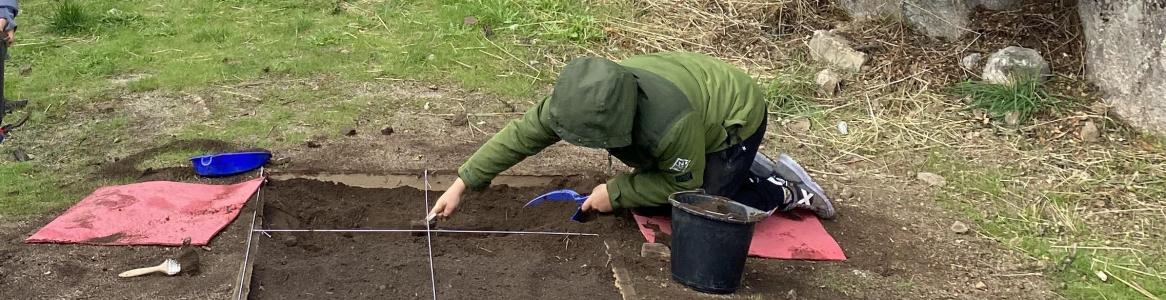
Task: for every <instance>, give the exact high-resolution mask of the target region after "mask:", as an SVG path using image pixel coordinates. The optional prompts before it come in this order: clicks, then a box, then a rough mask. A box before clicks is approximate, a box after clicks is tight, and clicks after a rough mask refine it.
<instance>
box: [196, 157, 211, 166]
mask: <svg viewBox="0 0 1166 300" xmlns="http://www.w3.org/2000/svg"><path fill="white" fill-rule="evenodd" d="M213 160H214V157H212V156H204V157H203V158H200V159H199V160H198V161H199V163H200V164H202V166H203V167H206V166H210V165H211V161H213Z"/></svg>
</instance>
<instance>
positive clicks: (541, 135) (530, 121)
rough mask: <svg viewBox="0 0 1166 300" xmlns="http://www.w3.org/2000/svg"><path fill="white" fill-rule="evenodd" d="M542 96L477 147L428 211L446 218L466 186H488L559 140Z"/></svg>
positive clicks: (472, 187)
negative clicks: (549, 123) (518, 117)
mask: <svg viewBox="0 0 1166 300" xmlns="http://www.w3.org/2000/svg"><path fill="white" fill-rule="evenodd" d="M549 100H550V97H547V98H544V99H543V101H541V102H539V103H538V105H535V106H534V107H532V108H531V109H530V110H528V111H526V113H525V114H524V115H523V116H522V118H521V119H518V120H514V121H511V122H510V124H507V125H506V127H505V128H503V129H502V131H499V132H498V133H497V134H495V135H494V137H492V138H490V140H489V141H487V142H486V144H484V145H482V147H481V148H478V151H476V152H474V155H473V156H471V157H470V159H469V160H468V161H466V163H465V164H463V165H462V166H461V168H458V179H457V180H455V181H454V183H453V185H452V186H450V188H449V189H447V190H445V193H442V194H441V197H440V198H438V199H437V202H434V203H433V209H432V210H430V211H429V212H430V214H431V215H433V214H436V215H439V216H443V217H448V216H450V215H451V214H453V212H454V211H455V210H457V207H458V204H460V203H461V196H462V193H464V192H465V190H466V188H471V189H478V188H484V187H486V186H488V185H490V181H492V180H494V177H495V176H498V174H499V173H502V171H506V169H509V168H510V167H513V166H514V165H515V164H518V163H519V162H521V161H522V160H523V159H526V158H527V157H529V156H531V155H534V154H535V153H538V152H540V151H542V150H543V149H545V148H546V147H547V146H550V145H552V144H554V143H556V142H558V141H559V137H558V136H557V135H555V134H554V132H553V131H552V130H551V129H550V127H548V126H547V125H548V124H547V122H548V114H547V105H548V103H549V102H550V101H549Z"/></svg>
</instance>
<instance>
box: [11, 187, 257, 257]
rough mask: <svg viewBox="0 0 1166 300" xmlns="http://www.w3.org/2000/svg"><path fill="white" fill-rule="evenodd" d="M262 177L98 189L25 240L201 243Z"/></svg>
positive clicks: (228, 217)
mask: <svg viewBox="0 0 1166 300" xmlns="http://www.w3.org/2000/svg"><path fill="white" fill-rule="evenodd" d="M262 183H263V178H262V177H261V178H256V179H254V180H251V181H247V182H242V183H237V184H233V185H207V184H193V183H181V182H169V181H151V182H142V183H135V184H128V185H119V186H108V187H102V188H99V189H97V191H94V192H93V193H92V194H89V196H86V197H85V199H82V200H81V202H78V203H77V204H76V205H73V207H71V208H69V210H67V211H65V213H64V214H62V215H60V216H58V217H57V218H56V219H54V220H53V221H52V222H49V224H48V225H45V226H44V227H42V228H41V229H40V230H38V231H37V232H36V233H35V234H33V235H32V236H31V237H29V238H28V239H26V240H25V242H27V243H79V244H90V245H165V246H177V245H182V240H183V239H184V238H187V237H189V238H190V242H191V244H193V245H199V246H201V245H206V244H207V243H208V242H210V239H211V238H212V237H214V236H215V234H218V233H219V231H221V230H223V228H224V227H226V226H227V224H229V223H231V221H232V220H234V219H235V217H236V216H238V215H239V210H240V209H241V208H243V204H245V203H246V202H247V199H249V198H250V197H251V195H252V194H254V193H255V191H256V190H257V189H259V185H260V184H262Z"/></svg>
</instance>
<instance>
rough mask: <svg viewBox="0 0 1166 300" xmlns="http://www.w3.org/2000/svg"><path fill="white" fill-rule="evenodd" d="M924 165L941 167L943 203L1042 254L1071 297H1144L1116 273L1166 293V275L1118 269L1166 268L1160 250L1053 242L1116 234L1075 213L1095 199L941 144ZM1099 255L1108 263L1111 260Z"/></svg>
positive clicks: (1008, 241) (1090, 241)
mask: <svg viewBox="0 0 1166 300" xmlns="http://www.w3.org/2000/svg"><path fill="white" fill-rule="evenodd" d="M922 171H928V172H934V173H936V174H940V175H942V176H944V177H945V179H946V180H947V185H945V187H944V191H943V192H942V193H939V196H938V197H939V198H938V199H937V200H938V202H939V203H940V204H941V205H942V206H944V207H945V208H947V209H950V210H954V211H959V212H963V214H964V215H966V216H967V217H969V218H971V219H973V220H975V221H976V222H977V223H978V224H979V225H980V228H982V230H983V233H984V234H987V235H988V236H991V237H993V238H995V239H997V240H999V241H1001V242H1002V243H1003V244H1004V245H1006V246H1009V247H1012V248H1015V249H1018V250H1021V251H1023V252H1024V253H1026V254H1028V255H1029V256H1031V257H1033V258H1036V259H1040V260H1042V261H1044V262H1045V263H1046V265H1047V266H1048V267H1047V268H1046V269H1045V270H1038V271H1040V272H1042V273H1046V274H1049V276H1050V277H1051V278H1053V279H1056V281H1058V282H1063V283H1064V286H1063V289H1062V290H1061V291H1060V293H1061V294H1062V295H1064V296H1066V297H1067V298H1069V299H1139V298H1144V296H1142V294H1140V293H1138V292H1137V291H1136V290H1134V289H1132V288H1129V287H1127V286H1126V285H1124V284H1122V283H1120V282H1119V281H1117V280H1116V279H1114V278H1115V277H1121V278H1123V279H1126V280H1130V281H1132V282H1135V283H1136V284H1139V285H1140V286H1141V287H1143V288H1145V289H1146V290H1148V291H1149V292H1151V293H1153V294H1155V295H1162V294H1164V293H1166V281H1163V280H1161V279H1159V278H1156V277H1153V276H1146V275H1144V274H1138V273H1137V272H1131V271H1129V270H1126V269H1122V268H1120V266H1124V267H1126V268H1128V269H1133V270H1139V271H1144V270H1146V269H1149V270H1154V269H1157V270H1162V269H1166V261H1162V260H1161V259H1160V258H1158V257H1157V256H1156V255H1153V254H1150V253H1130V252H1127V251H1121V250H1091V249H1070V248H1064V247H1054V246H1070V245H1074V244H1080V245H1081V246H1087V247H1088V246H1099V245H1098V244H1099V241H1107V240H1112V239H1111V238H1107V237H1105V236H1104V235H1105V234H1106V232H1109V230H1093V229H1092V228H1089V227H1087V226H1085V224H1084V223H1083V222H1084V220H1083V219H1082V216H1080V215H1076V214H1075V211H1076V209H1077V207H1078V206H1079V205H1086V204H1081V203H1090V202H1088V200H1093V199H1081V198H1079V196H1067V195H1068V194H1062V193H1058V192H1057V191H1035V192H1034V191H1032V190H1030V189H1029V188H1028V187H1025V186H1021V185H1016V184H1009V183H1006V182H1007V179H1010V178H1015V177H1018V174H1017V172H1018V171H1016V170H1010V169H1008V168H991V167H985V166H983V165H982V164H977V163H975V162H972V161H969V160H967V159H965V158H962V157H959V156H957V155H954V154H952V153H949V152H946V151H942V150H941V151H937V152H933V153H932V154H931V155H930V156H929V157H928V159H927V161H926V163H925V165H924V170H922ZM1033 194H1036V195H1037V196H1036V199H1026V198H1021V197H1020V196H1019V195H1033ZM983 207H992V208H994V209H991V210H984V209H982V208H983ZM1100 246H1105V245H1104V244H1103V245H1100ZM1113 246H1115V247H1121V246H1122V245H1118V244H1115V245H1113ZM1098 261H1103V262H1107V263H1108V266H1107V265H1106V264H1104V263H1098ZM1114 266H1119V267H1114ZM1099 270H1104V271H1106V272H1109V274H1112V275H1111V277H1110V279H1109V281H1107V282H1101V281H1100V280H1099V279H1098V278H1097V275H1095V272H1096V271H1099Z"/></svg>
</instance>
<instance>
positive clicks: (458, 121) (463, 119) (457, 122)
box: [449, 113, 470, 126]
mask: <svg viewBox="0 0 1166 300" xmlns="http://www.w3.org/2000/svg"><path fill="white" fill-rule="evenodd" d="M449 123H450V124H452V125H453V126H466V125H467V124H470V119H469V115H467V114H466V113H460V114H457V115H455V116H453V119H452V120H449Z"/></svg>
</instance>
